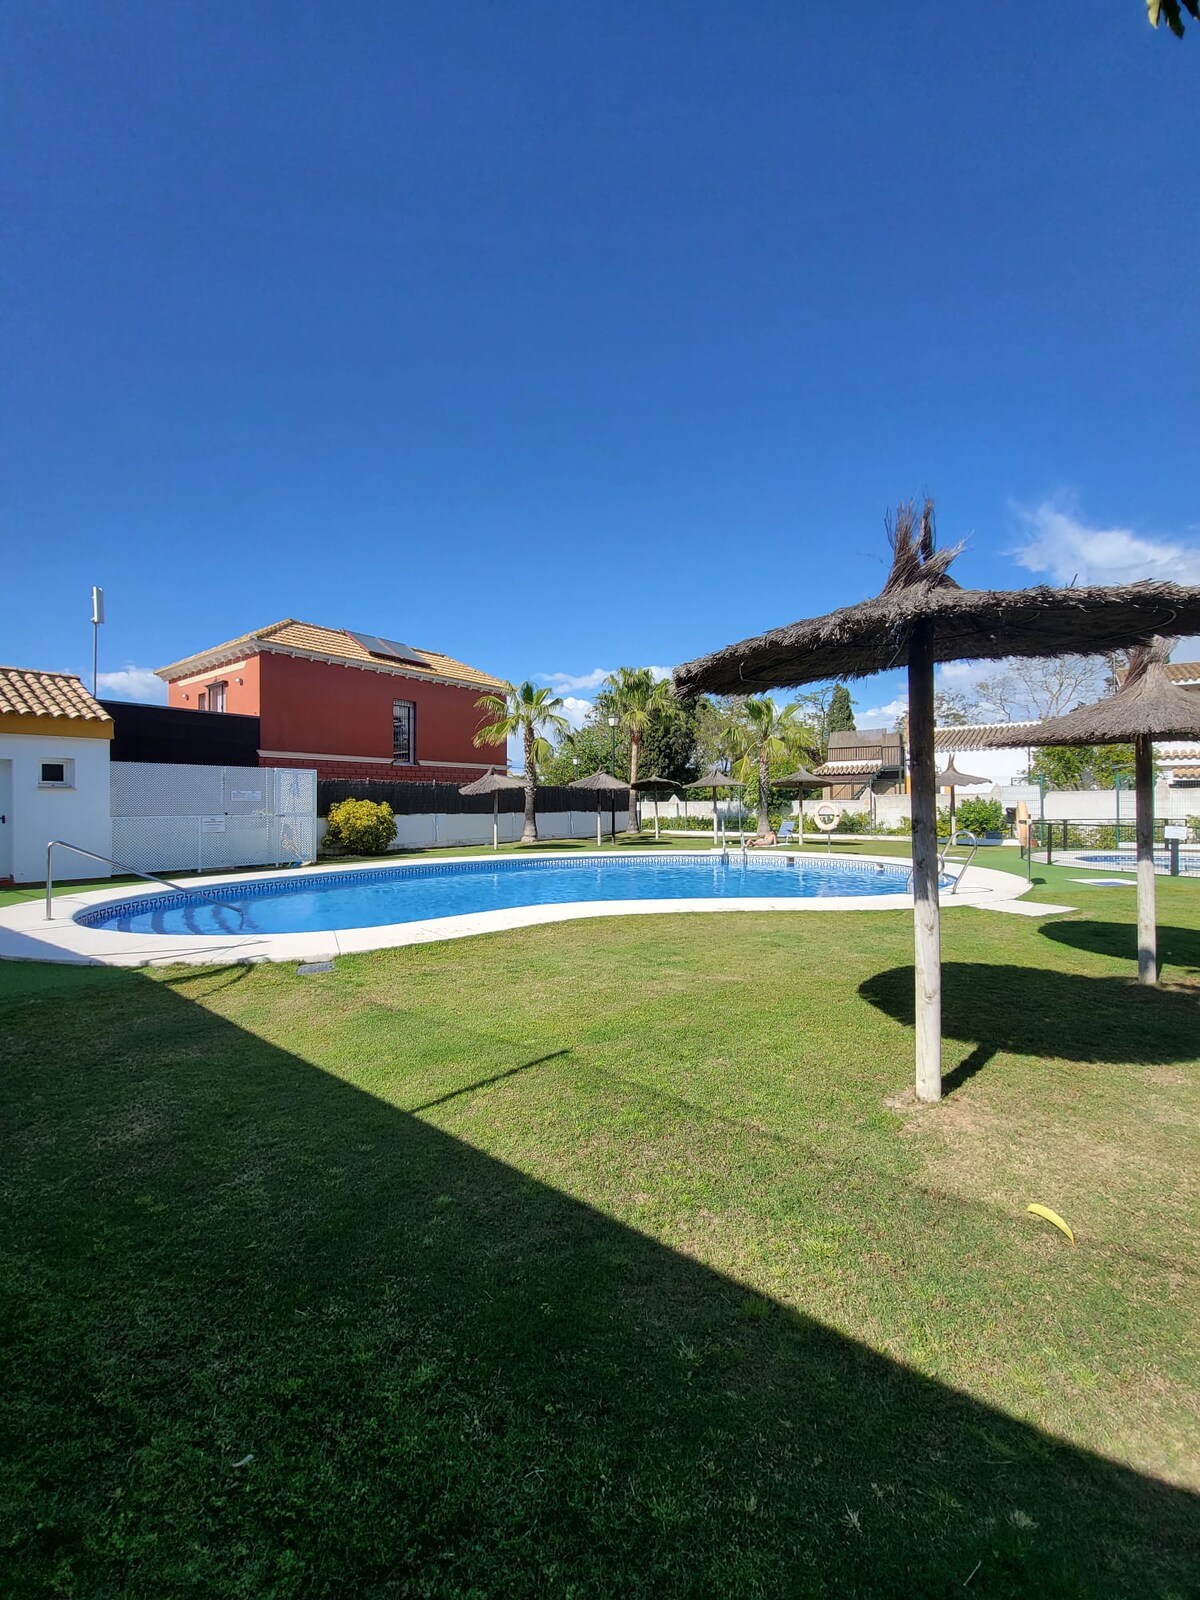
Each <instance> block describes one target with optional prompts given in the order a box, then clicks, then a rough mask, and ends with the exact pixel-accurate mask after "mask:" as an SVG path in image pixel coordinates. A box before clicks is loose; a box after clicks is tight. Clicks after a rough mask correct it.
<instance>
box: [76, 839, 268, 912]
mask: <svg viewBox="0 0 1200 1600" xmlns="http://www.w3.org/2000/svg"><path fill="white" fill-rule="evenodd" d="M56 849H57V850H73V851H74V852H75V854H76V855H77V856H87V858H88V860H89V861H102V862H104V864H105V865H106V866H109V867H116V869H117V871H118V872H127V873H128V874H129V876H130V877H131V878H145V880H146V882H147V883H157V884H159V885H160V887H162V888H164V889H170V890H171V892H172V893H173V894H185V895H186V894H194V893H195V891H194V890H193V889H187V888H185V887H184V886H183V884H181V883H172V881H171V879H170V878H160V877H159V876H158V874H157V873H154V872H140V871H139V870H138V868H137V867H131V866H129V865H127V864H126V863H125V862H124V861H114V860H113V858H112V856H102V855H99V854H98V853H97V852H96V851H95V850H85V849H84V848H83V846H82V845H80V844H72V843H71V841H70V840H69V839H51V840H50V841H49V842H48V843H47V845H46V921H47V922H53V921H54V878H53V876H52V872H53V861H54V852H55V850H56ZM214 904H216V905H218V906H221V907H222V908H223V909H224V910H226V911H236V912H237V913H238V915H239V916H240V915H242V911H241V907H240V906H235V905H233V904H231V903H230V902H229V901H228V900H217V901H215V902H214Z"/></svg>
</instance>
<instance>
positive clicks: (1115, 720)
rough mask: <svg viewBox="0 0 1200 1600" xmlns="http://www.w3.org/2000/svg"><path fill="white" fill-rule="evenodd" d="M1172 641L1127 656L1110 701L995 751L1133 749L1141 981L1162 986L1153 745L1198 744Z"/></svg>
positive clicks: (1197, 725)
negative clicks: (1171, 669)
mask: <svg viewBox="0 0 1200 1600" xmlns="http://www.w3.org/2000/svg"><path fill="white" fill-rule="evenodd" d="M1176 642H1177V641H1176V640H1174V639H1153V640H1151V642H1150V643H1149V644H1148V645H1143V646H1139V647H1138V648H1137V649H1135V650H1131V651H1130V654H1129V669H1128V671H1127V672H1126V674H1125V681H1124V682H1123V683H1122V684H1121V687H1120V688H1119V689H1118V690H1117V692H1116V693H1115V694H1113V695H1110V696H1109V697H1108V699H1107V700H1097V701H1096V702H1095V704H1094V705H1090V706H1080V707H1079V709H1078V710H1077V711H1070V712H1068V713H1067V715H1066V716H1063V717H1054V718H1053V719H1052V720H1051V721H1049V722H1039V723H1038V725H1037V726H1036V727H1035V728H1023V729H1022V730H1021V732H1020V734H1019V735H1016V734H1014V735H1012V736H1010V737H1009V738H1008V739H1005V738H1004V737H1003V736H1001V738H1000V739H998V740H997V743H998V744H1001V745H1004V744H1007V745H1018V744H1019V745H1026V744H1031V745H1047V744H1068V745H1081V744H1084V745H1086V744H1132V745H1133V761H1134V783H1135V786H1136V792H1137V903H1138V982H1139V983H1157V982H1158V949H1157V945H1158V940H1157V935H1156V932H1155V898H1156V895H1155V884H1154V740H1155V739H1196V738H1200V694H1197V693H1196V692H1195V690H1193V689H1181V688H1180V687H1179V686H1178V684H1175V683H1172V682H1171V679H1170V677H1169V675H1168V673H1167V658H1168V656H1169V655H1170V654H1171V649H1172V646H1173V645H1174V644H1175V643H1176Z"/></svg>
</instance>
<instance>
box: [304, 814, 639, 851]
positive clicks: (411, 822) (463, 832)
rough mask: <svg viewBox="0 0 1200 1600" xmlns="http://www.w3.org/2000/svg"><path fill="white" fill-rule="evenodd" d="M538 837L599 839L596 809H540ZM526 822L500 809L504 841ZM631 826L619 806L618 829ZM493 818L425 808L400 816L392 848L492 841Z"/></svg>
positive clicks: (320, 831)
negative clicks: (434, 811) (413, 813)
mask: <svg viewBox="0 0 1200 1600" xmlns="http://www.w3.org/2000/svg"><path fill="white" fill-rule="evenodd" d="M611 815H612V814H611V812H610V811H609V810H608V808H607V807H606V808H605V810H604V812H603V815H602V817H601V828H602V837H604V838H607V837H608V836H609V833H610V831H611ZM537 825H538V838H539V839H593V840H594V839H595V837H596V812H595V810H594V809H591V810H588V811H539V812H538V819H537ZM326 826H327V824H326V822H325V819H324V817H318V819H317V839H318V842H319V841H320V840H322V839H324V837H325V830H326ZM524 826H525V816H524V813H523V812H520V811H509V812H504V811H502V812H501V813H500V830H499V831H500V843H501V844H515V843H516V841H517V840H518V839H519V838H520V837H521V830H522V828H523V827H524ZM626 826H627V816H626V813H625V811H624V810H622V809H621V807H619V806H618V808H617V832H618V833H623V832H624V830H625V828H626ZM491 842H492V819H491V815H490V814H489V815H488V816H482V815H480V816H476V815H475V814H473V813H465V814H456V815H454V816H448V815H446V814H445V813H444V812H437V813H433V812H423V813H420V814H418V815H416V816H411V817H397V818H396V834H395V837H394V838H393V840H392V842H391V844H390V845H389V846H388V848H389V849H390V850H413V849H419V848H421V847H423V846H429V845H470V844H491Z"/></svg>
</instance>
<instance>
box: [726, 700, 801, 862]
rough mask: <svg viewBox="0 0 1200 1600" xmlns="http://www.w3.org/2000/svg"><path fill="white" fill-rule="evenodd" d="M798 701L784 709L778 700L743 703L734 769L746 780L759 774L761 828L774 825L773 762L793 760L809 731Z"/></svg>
mask: <svg viewBox="0 0 1200 1600" xmlns="http://www.w3.org/2000/svg"><path fill="white" fill-rule="evenodd" d="M799 709H800V708H798V707H797V706H796V705H794V704H793V705H787V706H784V707H783V709H782V710H781V709H780V708H779V707H778V706H777V705H776V704H775V702H774V700H766V699H761V700H760V699H753V698H751V699H748V700H746V701H744V702H743V704H742V717H743V719H744V720H742V721H741V722H740V724H739V726H738V735H739V737H738V744H737V760H736V762H735V766H734V770H735V772H736V774H737V776H738V777H739V778H740V779H741V780H742V782H743V783H747V782H749V781H750V779H751V778H753V777H755V776H757V778H758V831H759V833H760V834H764V833H766V832H767V830H768V829H769V827H770V825H771V824H770V818H769V817H768V815H767V804H768V799H769V796H770V792H771V763H772V762H773V761H776V762H778V761H790V760H791V759H792V758H793V757H794V755H795V752H796V750H797V748H798V747H800V745H801V742H802V741H803V739H804V737H805V736H806V735H807V733H808V730H807V728H805V727H803V726H802V725H801V724H800V723H799V722H798V717H797V713H798V710H799Z"/></svg>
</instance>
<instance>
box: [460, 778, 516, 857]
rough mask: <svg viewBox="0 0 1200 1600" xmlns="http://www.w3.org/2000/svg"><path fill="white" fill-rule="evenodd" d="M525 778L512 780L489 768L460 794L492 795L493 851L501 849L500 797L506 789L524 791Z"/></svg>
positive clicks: (465, 784) (464, 787)
mask: <svg viewBox="0 0 1200 1600" xmlns="http://www.w3.org/2000/svg"><path fill="white" fill-rule="evenodd" d="M524 787H525V780H524V779H523V778H510V777H509V776H508V774H507V773H506V772H497V771H496V769H495V768H494V767H489V768H488V770H487V771H486V772H485V773H484V775H483V777H482V778H476V779H475V782H474V783H464V784H463V786H462V788H461V789H460V790H459V791H458V792H459V794H490V795H491V797H492V849H493V850H499V848H500V796H501V794H502V793H503V792H504V791H505V790H506V789H523V788H524Z"/></svg>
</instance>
